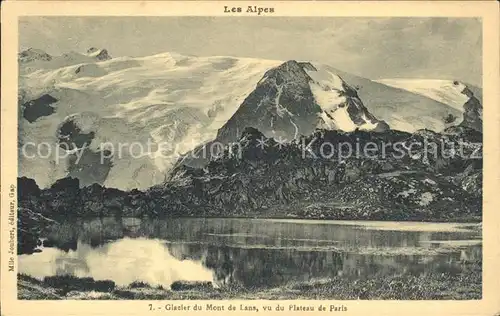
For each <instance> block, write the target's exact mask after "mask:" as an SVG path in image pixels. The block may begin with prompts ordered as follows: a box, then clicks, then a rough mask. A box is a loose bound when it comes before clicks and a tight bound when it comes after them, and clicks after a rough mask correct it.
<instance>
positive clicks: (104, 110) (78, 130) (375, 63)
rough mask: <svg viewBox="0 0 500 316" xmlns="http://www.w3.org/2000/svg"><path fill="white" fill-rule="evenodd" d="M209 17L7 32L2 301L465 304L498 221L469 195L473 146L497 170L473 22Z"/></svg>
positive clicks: (341, 308)
mask: <svg viewBox="0 0 500 316" xmlns="http://www.w3.org/2000/svg"><path fill="white" fill-rule="evenodd" d="M211 4H212V7H214V11H216V12H218V13H217V14H216V15H213V16H211V15H209V14H208V15H199V16H196V15H195V16H189V14H187V13H186V15H168V16H148V15H137V16H134V15H112V14H110V15H92V14H82V15H75V14H71V15H70V14H68V15H63V14H61V15H53V14H47V15H43V14H36V15H35V14H30V15H26V16H18V17H17V21H16V29H17V33H16V34H15V35H13V36H15V37H16V39H15V42H13V43H16V47H15V49H16V50H17V51H16V57H15V58H16V60H17V64H11V65H10V67H12V68H16V69H14V70H13V71H14V72H13V73H15V77H16V78H15V79H13V80H12V82H11V85H12V87H13V88H12V90H9V93H11V94H12V95H13V96H12V98H11V99H10V100H14V91H15V92H17V103H16V104H14V103H13V104H5V102H4V100H2V125H3V126H2V147H3V148H6V147H4V137H5V134H10V138H14V140H12V141H11V143H12V144H14V142H15V143H16V144H17V145H15V144H14V146H16V147H15V148H10V147H9V148H10V149H9V150H10V152H9V153H8V154H9V155H10V156H9V157H10V158H5V157H6V156H5V155H6V153H4V151H2V174H3V171H4V170H6V169H10V173H12V174H13V175H14V174H15V176H14V177H13V178H12V179H10V178H9V179H8V180H5V179H4V176H2V188H3V189H4V190H3V191H2V195H3V194H4V193H5V194H6V196H7V195H8V198H10V200H9V201H11V202H10V204H9V201H5V202H6V203H7V204H6V205H8V209H4V205H5V204H3V205H2V218H3V220H2V222H4V223H3V224H2V225H5V226H3V227H9V228H7V229H5V230H4V235H3V236H5V237H6V239H5V243H4V245H3V251H2V254H4V253H7V252H9V253H14V254H13V255H12V256H11V257H10V258H9V261H8V263H7V261H6V260H7V258H6V257H4V256H2V257H3V258H4V259H2V260H3V262H2V265H3V266H4V267H3V269H7V268H8V269H9V271H11V272H7V273H9V276H10V275H12V278H13V283H14V288H13V291H15V294H13V297H14V300H16V301H18V302H19V303H21V302H30V301H40V300H44V301H60V300H72V301H77V300H78V301H88V300H108V301H116V300H124V301H145V300H149V301H151V302H144V303H143V304H142V305H143V308H142V310H143V311H156V312H158V311H164V312H174V311H175V312H184V313H186V312H187V313H191V312H195V311H197V310H198V311H203V312H226V311H233V313H239V312H241V313H244V312H259V313H265V312H270V311H271V310H272V311H273V312H283V313H291V312H327V313H328V312H347V311H349V310H350V311H352V305H353V304H354V303H353V301H354V302H356V301H457V302H458V301H464V302H465V301H467V302H481V300H482V299H483V298H484V296H485V292H484V291H485V287H484V284H483V283H484V282H485V279H486V276H485V275H483V272H484V269H485V268H484V265H483V259H485V258H486V256H483V252H485V251H486V250H485V249H484V247H483V241H484V239H485V238H486V237H485V236H487V235H485V229H486V228H485V227H486V225H487V223H486V222H485V221H483V219H484V216H485V215H484V214H485V212H487V211H493V212H494V211H495V205H498V204H497V203H495V201H491V202H489V203H488V204H487V203H486V202H485V201H486V200H485V197H484V194H483V191H485V190H487V189H486V186H485V184H486V183H487V181H486V180H484V181H483V178H484V177H487V176H486V174H487V173H488V172H490V175H491V176H492V175H493V174H498V172H497V171H496V170H488V171H487V167H486V165H483V144H484V145H485V148H484V149H485V150H484V152H485V159H489V158H488V157H492V158H494V159H496V160H495V161H494V162H493V166H495V164H496V163H498V159H497V157H498V155H497V153H496V152H492V149H491V147H490V148H489V151H488V150H487V146H488V145H487V144H486V143H487V142H486V139H488V138H487V137H493V138H494V137H495V135H498V121H496V123H495V122H493V123H492V124H490V125H489V126H493V125H495V128H496V129H497V130H496V131H495V130H491V129H487V128H486V127H485V126H486V120H487V119H488V118H489V119H490V120H494V119H495V113H492V114H490V115H489V116H488V115H487V114H485V115H484V117H483V108H484V109H485V110H486V111H488V109H487V107H495V106H496V107H498V103H497V104H488V102H487V100H488V99H487V97H486V93H487V92H489V93H491V92H492V89H491V88H490V90H488V88H485V97H484V98H483V86H484V87H486V86H487V85H488V84H490V86H491V85H493V86H494V85H495V83H496V84H498V71H496V72H495V71H493V72H494V73H496V77H493V79H486V78H487V77H486V75H485V73H484V69H487V67H483V66H484V56H485V49H484V47H485V45H484V42H485V40H486V36H485V33H484V30H485V29H486V28H485V27H484V19H483V18H482V17H480V16H478V15H476V16H455V15H450V16H432V17H431V16H409V15H408V16H401V15H395V16H376V15H374V16H356V15H354V14H351V15H341V16H307V15H305V16H304V15H302V16H286V15H285V14H280V12H283V11H280V9H279V6H278V5H274V4H273V3H270V2H267V3H263V5H252V6H248V5H243V3H242V5H239V4H238V3H235V2H231V3H227V5H226V4H225V3H222V2H221V3H215V2H213V3H211ZM257 4H259V3H257ZM194 5H195V4H194V3H193V4H192V5H191V7H193V6H194ZM331 5H333V4H331ZM483 11H484V10H483ZM2 13H3V12H2ZM408 13H409V12H408ZM103 14H104V13H103ZM2 18H4V17H3V16H2ZM496 21H497V23H498V17H497V20H496ZM3 33H4V29H2V35H3ZM490 34H491V33H490ZM496 34H497V35H498V31H497V32H496ZM497 37H498V36H497ZM496 40H497V41H498V39H496ZM2 42H3V43H2V57H4V56H3V55H4V52H3V45H4V36H2ZM13 59H14V57H13V58H11V59H10V60H13ZM492 65H493V68H490V69H489V70H492V69H493V70H495V67H498V64H495V63H492ZM2 66H3V64H2ZM2 68H3V67H2ZM496 70H498V68H497V69H496ZM12 77H13V76H12ZM2 78H4V71H2ZM489 78H491V76H490V77H489ZM3 80H4V79H2V82H4V81H3ZM488 80H490V81H488ZM495 80H496V81H495ZM2 88H3V84H2ZM497 88H498V86H497ZM3 91H4V90H3V89H2V92H3ZM490 100H494V99H490ZM5 107H9V109H10V112H8V113H9V115H10V116H9V118H5V116H6V113H7V112H4V109H5ZM496 111H497V113H498V109H497V110H496ZM490 113H491V112H490ZM496 116H497V117H498V114H496ZM7 119H8V120H9V121H10V124H9V126H11V127H12V128H10V129H7V128H4V124H3V123H4V120H7ZM488 133H492V134H490V136H488V135H487V134H488ZM483 135H484V136H483ZM490 139H491V138H490ZM493 142H495V140H493ZM496 143H497V145H498V139H496ZM496 151H498V148H497V149H496ZM487 152H488V153H490V154H491V155H492V156H488V155H487V154H486V153H487ZM6 159H12V164H10V163H9V164H8V165H7V164H6V163H5V161H6ZM491 162H492V161H491V160H490V166H492V164H491ZM14 164H15V165H14ZM491 172H493V173H491ZM495 172H496V173H495ZM489 179H491V177H490V178H489ZM495 179H496V180H495V181H496V183H498V177H497V178H495ZM4 181H6V182H4ZM496 183H491V184H490V185H491V187H492V188H493V190H491V189H490V191H494V192H498V191H496V190H495V188H494V186H495V185H496ZM490 198H491V195H490ZM493 198H494V196H493ZM485 205H489V206H488V207H489V208H490V209H489V210H486V208H485ZM483 215H484V216H483ZM490 218H491V217H490ZM493 219H494V218H493ZM489 224H491V225H495V224H494V223H493V221H490V222H489ZM497 225H498V221H497ZM10 227H12V229H10ZM493 227H494V226H493ZM9 229H10V230H9ZM9 233H10V236H9ZM494 234H497V237H498V232H495V233H494ZM489 236H490V237H491V236H492V235H491V233H490V235H489ZM493 238H495V237H494V236H493ZM7 239H9V242H8V243H7ZM489 245H490V246H491V242H490V243H489ZM7 248H9V249H7ZM490 254H491V253H490ZM495 256H496V257H495ZM489 257H490V258H496V259H498V256H497V255H496V254H495V253H493V254H492V255H491V256H489ZM491 260H493V259H491ZM490 267H491V266H490ZM3 271H4V270H2V272H3ZM5 271H7V270H5ZM490 272H493V271H490ZM14 274H15V275H14ZM490 277H492V276H490ZM497 283H498V282H497ZM496 286H497V287H498V284H497V285H496ZM3 290H4V285H2V292H3ZM491 294H492V293H490V295H491ZM262 300H266V301H270V302H271V303H272V302H274V303H272V304H274V305H270V304H271V303H269V306H267V307H266V306H265V305H264V306H261V305H259V304H257V303H258V302H260V301H262ZM283 300H285V301H286V302H284V303H280V302H282V301H283ZM194 301H196V302H197V301H204V302H203V303H196V304H194V305H193V304H191V303H190V302H194ZM345 301H346V302H345ZM158 302H159V303H158ZM223 302H226V303H227V304H226V303H223ZM232 302H234V304H233V303H232ZM236 302H237V303H236ZM322 302H323V303H322ZM149 303H150V304H149ZM109 304H111V303H109ZM228 304H229V305H228ZM276 304H278V305H276ZM321 304H324V305H321ZM31 306H36V305H31ZM496 306H497V307H499V309H498V310H499V311H500V306H499V304H498V302H497V305H496ZM33 308H35V307H33ZM228 308H229V309H228ZM6 315H9V316H10V315H11V314H6ZM16 315H17V314H16ZM19 315H20V314H19ZM23 315H24V314H23ZM491 315H492V314H491Z"/></svg>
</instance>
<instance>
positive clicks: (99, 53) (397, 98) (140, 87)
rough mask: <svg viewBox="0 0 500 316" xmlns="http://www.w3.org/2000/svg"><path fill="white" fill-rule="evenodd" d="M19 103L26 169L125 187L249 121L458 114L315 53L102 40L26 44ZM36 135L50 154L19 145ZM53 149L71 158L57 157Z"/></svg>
mask: <svg viewBox="0 0 500 316" xmlns="http://www.w3.org/2000/svg"><path fill="white" fill-rule="evenodd" d="M19 103H20V107H19V110H20V115H19V117H20V122H19V143H20V148H24V150H25V152H24V153H20V157H19V159H20V161H19V173H20V175H21V176H26V177H30V178H33V179H35V180H36V181H37V183H38V184H39V185H40V186H41V187H46V186H49V185H51V184H52V183H54V181H55V180H57V179H59V178H62V177H64V176H67V175H70V176H75V177H78V178H79V179H80V181H81V183H82V184H83V185H88V184H91V183H101V184H103V185H105V186H107V187H117V188H121V189H131V188H146V187H149V186H152V185H154V184H157V183H160V182H161V181H163V180H164V177H165V173H166V172H167V171H168V170H169V169H170V168H171V167H172V165H173V164H174V163H175V161H177V159H178V157H179V155H180V154H184V153H186V152H189V151H191V150H193V149H195V148H197V147H198V146H199V145H200V144H204V143H207V142H210V141H211V140H214V139H216V138H217V137H218V138H223V139H225V140H227V141H230V140H231V139H233V138H234V137H235V135H237V133H238V132H239V131H242V130H243V129H244V128H245V127H247V126H248V125H253V127H256V128H259V130H262V131H263V132H264V133H265V134H266V136H280V135H283V136H285V137H286V138H291V137H294V136H295V135H297V134H307V133H309V132H310V131H312V130H314V129H315V128H317V127H320V128H330V129H342V130H347V131H349V130H354V129H356V128H359V129H368V130H383V129H385V128H387V126H386V124H385V123H387V124H388V125H389V126H390V127H391V128H393V129H400V130H405V131H415V130H417V129H420V128H429V129H434V130H442V129H443V128H444V127H446V126H445V123H443V122H442V118H443V117H444V116H445V115H448V114H450V113H451V114H454V115H456V116H460V115H462V112H463V110H462V111H460V110H459V109H457V108H455V107H453V106H452V105H449V104H444V103H441V102H437V101H435V100H433V99H431V98H429V97H426V96H422V95H419V94H416V93H413V92H409V91H405V90H402V89H399V88H393V87H389V86H388V85H385V84H382V83H377V82H373V81H371V80H368V79H365V78H361V77H358V76H354V75H351V74H347V73H344V72H341V71H339V70H337V69H335V68H332V67H330V66H326V65H320V64H316V63H314V64H310V63H302V62H296V61H288V62H283V61H278V60H262V59H252V58H235V57H224V56H223V57H221V56H214V57H194V56H184V55H180V54H175V53H163V54H158V55H153V56H147V57H135V58H131V57H118V58H112V57H111V56H110V55H109V54H108V52H107V51H106V50H104V49H95V48H92V49H89V50H88V51H87V52H86V53H83V54H80V53H69V54H65V55H63V56H50V55H49V54H47V53H45V52H43V51H40V50H35V49H29V50H26V51H23V52H21V53H20V54H19ZM384 122H385V123H384ZM41 143H47V144H51V155H48V157H47V158H40V153H37V152H36V151H37V150H36V148H35V147H34V146H32V145H30V146H25V147H22V145H23V144H24V145H29V144H41ZM118 144H122V147H121V149H120V148H119V146H118ZM160 145H161V146H160ZM65 148H67V149H69V151H66V150H64V149H65ZM79 148H80V149H81V150H78V149H79ZM112 149H113V152H112V153H111V152H110V151H111V150H112ZM44 150H45V151H44ZM46 150H47V149H43V148H42V150H41V151H42V154H45V153H46ZM56 150H57V151H59V154H60V155H63V156H67V157H65V158H64V159H57V157H55V156H54V155H55V154H56ZM111 154H113V155H112V156H113V157H112V158H109V157H110V156H111ZM30 157H37V158H30ZM103 157H104V158H103ZM77 159H79V160H78V161H79V163H76V160H77Z"/></svg>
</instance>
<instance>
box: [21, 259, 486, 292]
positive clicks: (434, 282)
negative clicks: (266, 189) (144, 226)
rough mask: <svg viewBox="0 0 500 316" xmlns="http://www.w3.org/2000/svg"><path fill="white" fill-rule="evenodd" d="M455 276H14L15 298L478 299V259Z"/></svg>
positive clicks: (479, 275) (480, 285)
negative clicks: (277, 280) (216, 280)
mask: <svg viewBox="0 0 500 316" xmlns="http://www.w3.org/2000/svg"><path fill="white" fill-rule="evenodd" d="M463 265H464V270H463V271H462V272H460V273H458V274H451V273H448V272H444V273H438V272H430V273H428V274H425V275H419V276H415V275H394V276H378V277H374V278H369V279H359V280H349V279H344V278H341V277H335V278H330V279H325V280H318V281H313V282H293V283H289V284H286V285H283V286H280V287H276V288H267V289H264V288H260V289H259V288H253V289H252V288H243V287H239V286H237V285H231V286H229V285H226V286H222V287H219V288H216V287H214V286H212V285H211V284H210V282H182V281H180V282H179V281H178V282H174V284H172V285H171V289H166V288H164V287H162V286H154V285H149V284H147V283H144V282H140V281H137V282H134V283H132V284H129V285H128V286H117V285H115V284H114V282H113V281H110V280H99V281H97V280H93V279H91V278H77V277H70V276H56V277H50V278H45V279H44V280H39V279H35V278H32V277H30V276H27V275H23V274H18V299H20V300H65V299H72V300H120V299H128V300H159V299H164V300H203V299H210V300H226V299H247V300H257V299H266V300H286V299H306V300H322V299H325V300H326V299H329V300H358V299H361V300H479V299H481V297H482V261H480V260H476V261H472V262H464V263H463Z"/></svg>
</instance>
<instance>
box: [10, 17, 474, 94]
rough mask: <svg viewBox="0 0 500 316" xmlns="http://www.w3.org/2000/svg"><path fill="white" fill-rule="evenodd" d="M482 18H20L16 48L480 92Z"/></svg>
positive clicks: (55, 53)
mask: <svg viewBox="0 0 500 316" xmlns="http://www.w3.org/2000/svg"><path fill="white" fill-rule="evenodd" d="M481 27H482V24H481V20H480V19H475V18H407V17H397V18H364V17H363V18H362V17H24V18H22V19H21V20H20V23H19V45H20V49H26V48H29V47H33V48H38V49H42V50H44V51H46V52H47V53H49V54H51V55H61V54H63V53H66V52H69V51H76V52H84V51H86V50H87V49H88V48H90V47H98V48H106V49H107V50H108V52H109V54H110V55H111V56H114V57H118V56H147V55H153V54H156V53H163V52H177V53H181V54H188V55H196V56H214V55H217V56H221V55H222V56H237V57H253V58H265V59H278V60H289V59H296V60H301V61H305V60H307V61H311V62H320V63H325V64H328V65H330V66H333V67H336V68H338V69H341V70H343V71H346V72H350V73H352V74H356V75H360V76H363V77H366V78H370V79H384V78H427V79H453V80H460V81H464V82H466V83H470V84H474V85H477V86H482V80H481V78H482V31H481Z"/></svg>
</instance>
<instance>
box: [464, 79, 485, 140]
mask: <svg viewBox="0 0 500 316" xmlns="http://www.w3.org/2000/svg"><path fill="white" fill-rule="evenodd" d="M462 94H464V95H466V96H467V97H469V100H467V102H465V104H464V115H463V120H462V123H460V125H459V126H463V127H468V128H472V129H474V130H476V131H478V132H482V130H483V106H482V105H481V102H479V100H478V99H477V98H476V96H475V95H474V93H473V92H472V91H471V90H470V89H469V88H468V87H467V86H466V87H465V88H464V90H463V91H462Z"/></svg>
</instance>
